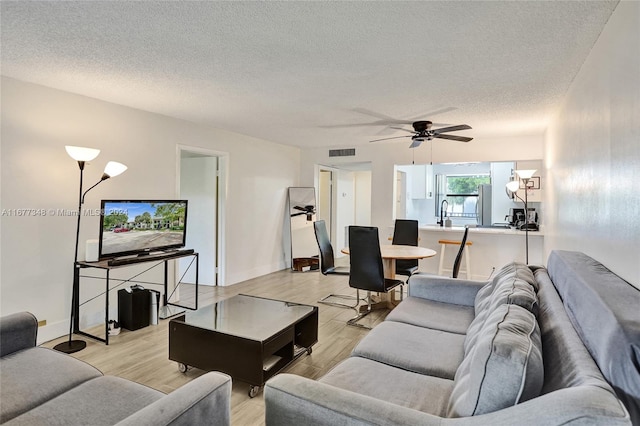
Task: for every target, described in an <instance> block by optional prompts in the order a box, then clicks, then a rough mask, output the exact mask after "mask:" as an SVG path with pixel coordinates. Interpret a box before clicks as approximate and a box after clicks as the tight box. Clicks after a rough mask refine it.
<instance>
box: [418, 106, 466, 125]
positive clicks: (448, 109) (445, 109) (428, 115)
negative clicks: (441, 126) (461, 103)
mask: <svg viewBox="0 0 640 426" xmlns="http://www.w3.org/2000/svg"><path fill="white" fill-rule="evenodd" d="M457 109H458V108H456V107H446V108H440V109H437V110H435V111H431V112H427V113H425V114H420V115H418V116H417V117H414V118H412V120H413V121H417V120H419V119H421V118H423V117H431V116H434V115H438V114H444V113H445V112H449V111H455V110H457ZM433 124H436V123H433Z"/></svg>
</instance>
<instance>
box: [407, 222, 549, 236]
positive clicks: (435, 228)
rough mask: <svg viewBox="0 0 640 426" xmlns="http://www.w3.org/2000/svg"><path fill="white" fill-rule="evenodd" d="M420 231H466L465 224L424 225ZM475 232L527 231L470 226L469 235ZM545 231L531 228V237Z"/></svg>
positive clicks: (508, 232)
mask: <svg viewBox="0 0 640 426" xmlns="http://www.w3.org/2000/svg"><path fill="white" fill-rule="evenodd" d="M418 230H419V231H426V232H464V227H463V226H452V227H450V228H447V227H446V226H440V225H424V226H420V227H419V228H418ZM473 234H503V235H524V234H525V231H521V230H519V229H514V228H478V227H469V235H473ZM543 235H544V232H543V231H542V230H540V231H532V230H529V238H531V237H532V236H534V237H535V236H537V237H540V236H543Z"/></svg>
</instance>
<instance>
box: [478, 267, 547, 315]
mask: <svg viewBox="0 0 640 426" xmlns="http://www.w3.org/2000/svg"><path fill="white" fill-rule="evenodd" d="M513 279H520V280H523V281H525V282H527V283H529V284H531V285H532V286H533V287H534V289H535V291H538V287H537V283H536V280H535V277H534V276H533V272H532V271H531V269H529V267H528V266H527V265H525V264H524V263H519V262H511V263H508V264H506V265H505V266H503V267H502V268H500V270H499V271H498V272H496V274H495V275H494V276H493V278H492V279H491V280H490V281H489V282H488V283H487V284H486V285H485V286H484V287H482V288H481V289H480V290H479V291H478V293H477V294H476V300H475V306H476V311H477V310H478V309H479V306H482V304H483V303H486V301H487V299H488V298H489V297H491V294H492V293H493V290H494V289H495V288H496V287H497V286H498V285H500V284H501V283H504V282H505V281H509V280H513Z"/></svg>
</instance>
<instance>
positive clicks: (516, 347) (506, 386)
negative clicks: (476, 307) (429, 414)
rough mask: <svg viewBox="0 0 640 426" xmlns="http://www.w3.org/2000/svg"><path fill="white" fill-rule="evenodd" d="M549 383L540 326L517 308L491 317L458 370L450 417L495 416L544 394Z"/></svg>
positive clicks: (501, 309) (503, 309)
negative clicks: (546, 380)
mask: <svg viewBox="0 0 640 426" xmlns="http://www.w3.org/2000/svg"><path fill="white" fill-rule="evenodd" d="M543 381H544V368H543V364H542V345H541V342H540V328H539V327H538V322H537V321H536V317H535V316H534V315H533V314H532V313H531V312H529V311H528V310H526V309H524V308H522V307H520V306H518V305H501V306H499V307H498V308H496V309H495V311H493V312H492V313H491V314H489V316H488V318H487V320H486V322H485V323H484V325H483V326H482V329H481V330H480V332H479V334H478V339H477V341H476V342H475V344H474V345H473V347H472V349H471V350H470V351H469V353H467V354H466V355H465V357H464V359H463V361H462V363H461V364H460V367H458V370H457V371H456V375H455V379H454V387H453V391H452V393H451V398H450V400H449V407H448V414H447V415H448V417H467V416H474V415H480V414H484V413H490V412H494V411H497V410H500V409H503V408H507V407H510V406H513V405H515V404H517V403H519V402H522V401H526V400H528V399H531V398H534V397H536V396H538V395H539V393H540V390H541V388H542V384H543Z"/></svg>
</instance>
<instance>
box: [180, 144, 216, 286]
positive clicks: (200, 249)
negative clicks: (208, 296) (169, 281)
mask: <svg viewBox="0 0 640 426" xmlns="http://www.w3.org/2000/svg"><path fill="white" fill-rule="evenodd" d="M180 197H181V198H183V199H186V200H188V201H189V204H188V208H187V216H188V217H187V247H188V248H192V249H194V250H195V251H196V252H197V253H199V255H200V262H199V263H200V267H199V276H198V278H199V284H200V285H217V274H216V272H217V271H216V264H217V261H216V259H217V253H216V247H217V238H218V235H217V234H218V232H217V226H216V224H217V211H218V209H217V199H218V157H216V156H210V155H202V154H198V153H190V152H186V151H182V152H181V158H180ZM190 262H191V258H184V259H180V261H179V263H178V268H179V269H178V279H180V278H182V282H184V283H195V264H194V265H192V266H191V268H189V264H190Z"/></svg>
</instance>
